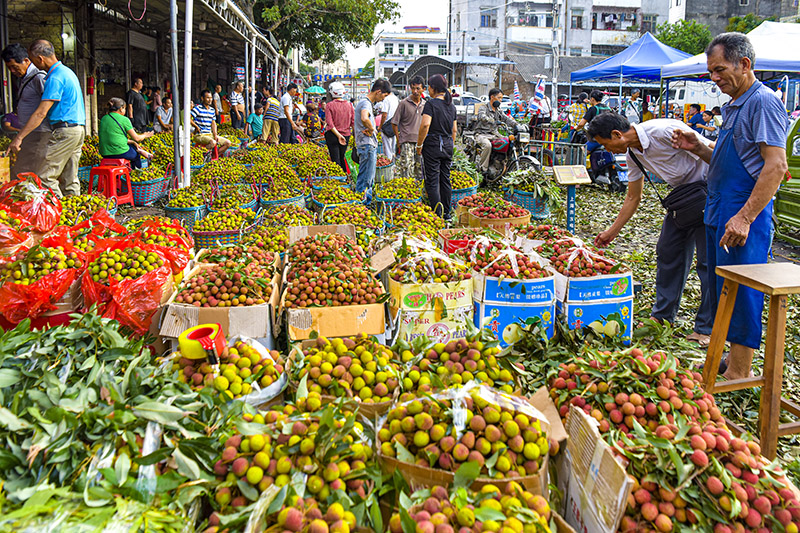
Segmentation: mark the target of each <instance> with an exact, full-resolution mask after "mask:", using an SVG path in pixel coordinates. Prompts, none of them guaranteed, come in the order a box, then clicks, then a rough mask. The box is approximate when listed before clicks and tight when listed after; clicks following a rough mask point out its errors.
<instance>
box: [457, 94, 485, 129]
mask: <svg viewBox="0 0 800 533" xmlns="http://www.w3.org/2000/svg"><path fill="white" fill-rule="evenodd" d="M453 105H455V106H456V122H457V123H458V126H459V128H464V127H465V126H467V125H468V124H472V122H473V121H474V120H475V117H477V116H478V109H480V107H481V106H482V105H484V104H483V102H481V100H480V98H478V97H477V96H475V95H472V94H471V93H465V94H463V95H461V96H456V97H454V98H453Z"/></svg>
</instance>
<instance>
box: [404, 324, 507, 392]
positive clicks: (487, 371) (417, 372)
mask: <svg viewBox="0 0 800 533" xmlns="http://www.w3.org/2000/svg"><path fill="white" fill-rule="evenodd" d="M498 353H500V348H498V347H497V343H496V342H489V343H484V342H483V341H481V340H479V339H473V338H469V339H458V340H453V341H450V342H448V343H447V344H443V343H437V344H435V345H433V346H432V347H430V348H428V349H426V350H424V351H423V352H422V353H420V354H417V355H415V354H413V353H412V352H411V351H410V349H405V350H402V351H401V353H400V358H401V360H402V361H403V362H404V363H407V366H408V368H409V372H407V373H406V375H405V377H404V378H403V390H405V391H420V392H429V391H431V389H432V388H433V387H432V382H433V380H435V379H436V378H437V377H438V380H439V381H440V382H441V383H442V384H444V385H450V384H453V385H462V384H465V383H468V382H470V381H472V380H476V381H479V382H481V383H485V384H487V385H489V386H490V387H494V388H495V389H498V390H501V391H503V392H506V393H509V394H511V393H512V392H514V390H515V388H516V384H515V382H514V374H513V373H512V372H511V370H510V369H509V368H504V367H503V366H502V365H501V360H500V359H498V358H497V354H498ZM506 366H507V367H508V366H511V365H506ZM432 376H435V377H434V378H433V379H432Z"/></svg>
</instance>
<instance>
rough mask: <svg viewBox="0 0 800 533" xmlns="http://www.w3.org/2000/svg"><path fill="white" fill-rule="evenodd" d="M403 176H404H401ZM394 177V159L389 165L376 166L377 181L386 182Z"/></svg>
mask: <svg viewBox="0 0 800 533" xmlns="http://www.w3.org/2000/svg"><path fill="white" fill-rule="evenodd" d="M401 177H402V176H401ZM393 179H394V161H392V162H391V163H389V164H388V165H384V166H382V167H376V168H375V183H386V182H387V181H392V180H393Z"/></svg>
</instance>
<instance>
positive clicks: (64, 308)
mask: <svg viewBox="0 0 800 533" xmlns="http://www.w3.org/2000/svg"><path fill="white" fill-rule="evenodd" d="M82 280H83V276H78V277H77V278H75V281H73V282H72V285H70V286H69V289H67V292H65V293H64V296H62V297H61V298H60V299H59V300H58V301H57V302H55V303H54V304H53V305H55V306H56V308H55V309H54V310H52V311H50V312H49V313H48V314H58V313H72V312H74V311H77V310H78V309H80V308H82V307H83V291H82V290H81V282H82Z"/></svg>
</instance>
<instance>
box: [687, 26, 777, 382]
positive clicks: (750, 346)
mask: <svg viewBox="0 0 800 533" xmlns="http://www.w3.org/2000/svg"><path fill="white" fill-rule="evenodd" d="M706 55H707V64H708V72H709V73H710V75H711V81H713V82H714V83H716V84H717V86H718V87H719V88H720V90H721V91H722V92H723V93H725V94H727V95H729V96H730V97H731V101H730V102H729V103H728V104H726V105H725V106H724V107H723V109H722V114H723V117H724V120H723V122H722V128H721V129H720V133H719V138H718V140H717V142H716V143H715V144H714V143H712V144H711V145H710V146H711V147H713V151H712V149H711V148H710V147H709V145H706V144H705V143H703V142H702V141H701V140H700V138H699V136H698V135H697V134H695V133H690V132H686V131H682V130H675V132H674V133H673V137H672V141H673V145H674V146H675V147H676V148H683V149H684V150H689V151H691V152H692V153H694V154H695V155H697V156H699V157H700V158H701V159H703V160H704V161H706V162H708V163H709V167H708V201H707V203H706V210H705V224H706V241H707V249H708V272H709V278H710V279H709V282H710V284H711V293H712V294H711V295H712V299H713V300H714V308H715V310H716V307H717V305H718V300H719V294H720V292H721V290H722V283H723V280H722V278H721V277H719V276H715V275H713V273H714V272H715V271H716V267H717V265H720V266H723V265H743V264H758V263H766V262H767V257H768V254H769V249H770V246H771V244H772V197H773V196H774V195H775V192H776V191H777V190H778V187H779V186H780V184H781V181H782V180H783V178H784V176H785V175H786V171H787V169H788V165H787V163H786V147H785V145H786V135H787V132H788V129H789V119H788V116H787V114H786V109H784V107H783V103H782V102H781V101H780V100H779V99H778V97H777V96H776V95H775V93H774V92H773V91H772V90H771V89H769V88H767V87H766V86H765V85H763V84H762V83H761V82H759V81H758V80H756V77H755V75H754V74H753V65H754V64H755V51H754V50H753V45H752V44H751V43H750V40H749V39H748V38H747V36H746V35H744V34H741V33H737V32H731V33H722V34H720V35H718V36H717V37H715V38H714V40H713V41H711V44H709V45H708V49H707V50H706ZM763 309H764V295H763V293H761V292H758V291H756V290H754V289H750V288H749V287H739V290H738V291H737V293H736V303H735V305H734V308H733V316H732V317H731V323H730V328H729V330H728V339H727V340H728V341H730V343H731V351H730V354H729V356H728V362H727V370H726V371H725V372H724V374H723V375H724V377H725V378H726V379H740V378H746V377H748V376H749V375H750V366H751V364H752V361H753V352H754V350H755V349H756V348H758V347H759V346H760V345H761V326H762V323H761V315H762V311H763Z"/></svg>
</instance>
